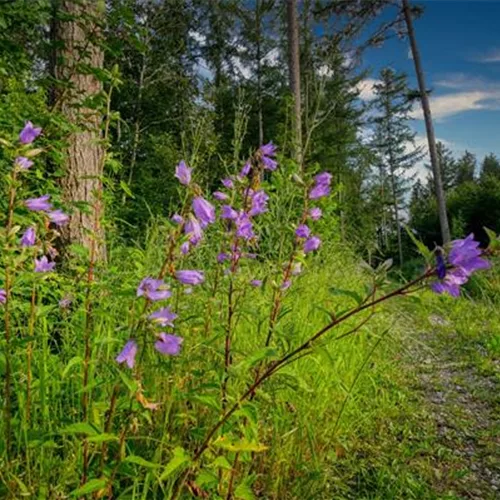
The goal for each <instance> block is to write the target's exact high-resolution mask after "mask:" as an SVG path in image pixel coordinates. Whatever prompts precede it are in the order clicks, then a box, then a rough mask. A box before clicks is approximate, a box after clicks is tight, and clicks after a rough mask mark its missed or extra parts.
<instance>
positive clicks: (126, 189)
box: [120, 181, 134, 198]
mask: <svg viewBox="0 0 500 500" xmlns="http://www.w3.org/2000/svg"><path fill="white" fill-rule="evenodd" d="M120 187H121V188H122V191H123V192H124V193H125V194H126V195H127V196H128V197H130V198H133V197H134V195H133V193H132V191H131V190H130V188H129V186H128V184H127V183H126V182H124V181H120Z"/></svg>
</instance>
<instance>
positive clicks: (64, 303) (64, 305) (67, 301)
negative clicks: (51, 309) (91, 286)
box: [59, 295, 73, 309]
mask: <svg viewBox="0 0 500 500" xmlns="http://www.w3.org/2000/svg"><path fill="white" fill-rule="evenodd" d="M72 302H73V300H72V299H71V297H69V296H68V295H66V296H65V297H63V298H62V299H61V300H60V301H59V307H60V308H61V309H67V308H68V307H69V306H70V305H71V303H72Z"/></svg>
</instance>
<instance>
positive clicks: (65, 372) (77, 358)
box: [61, 356, 83, 379]
mask: <svg viewBox="0 0 500 500" xmlns="http://www.w3.org/2000/svg"><path fill="white" fill-rule="evenodd" d="M82 362H83V359H82V358H81V356H75V357H73V358H71V359H70V360H69V361H68V364H67V365H66V367H65V368H64V370H63V372H62V375H61V378H63V379H64V378H66V375H68V372H69V371H70V370H71V368H73V366H75V365H78V364H80V363H82Z"/></svg>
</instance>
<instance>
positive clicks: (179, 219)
mask: <svg viewBox="0 0 500 500" xmlns="http://www.w3.org/2000/svg"><path fill="white" fill-rule="evenodd" d="M170 220H171V221H172V222H173V223H174V224H179V225H180V224H183V223H184V219H183V218H182V216H180V215H179V214H174V215H172V217H171V219H170Z"/></svg>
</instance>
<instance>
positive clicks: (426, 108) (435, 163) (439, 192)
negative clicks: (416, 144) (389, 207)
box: [401, 0, 450, 243]
mask: <svg viewBox="0 0 500 500" xmlns="http://www.w3.org/2000/svg"><path fill="white" fill-rule="evenodd" d="M401 1H402V5H403V14H404V17H405V21H406V26H407V30H408V38H409V40H410V46H411V53H412V56H413V62H414V64H415V73H416V74H417V80H418V87H419V90H420V99H421V101H422V110H423V112H424V119H425V129H426V131H427V141H428V143H429V154H430V157H431V165H432V173H433V176H434V187H435V190H436V199H437V203H438V210H439V223H440V225H441V238H442V240H443V243H448V242H449V241H450V227H449V225H448V216H447V214H446V198H445V194H444V189H443V180H442V177H441V170H440V166H439V158H438V154H437V149H436V137H435V135H434V126H433V124H432V115H431V108H430V105H429V97H428V95H427V90H426V86H425V79H424V72H423V69H422V61H421V59H420V53H419V51H418V47H417V40H416V38H415V30H414V28H413V21H412V17H411V10H410V3H409V1H408V0H401Z"/></svg>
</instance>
